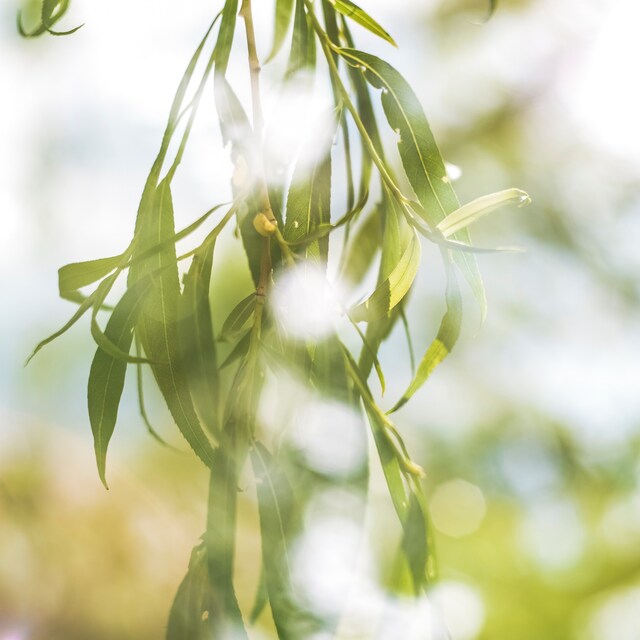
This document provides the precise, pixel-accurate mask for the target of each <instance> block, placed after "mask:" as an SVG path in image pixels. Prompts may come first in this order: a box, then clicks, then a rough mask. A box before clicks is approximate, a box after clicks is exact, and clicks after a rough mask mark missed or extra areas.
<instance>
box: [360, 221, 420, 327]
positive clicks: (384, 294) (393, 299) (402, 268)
mask: <svg viewBox="0 0 640 640" xmlns="http://www.w3.org/2000/svg"><path fill="white" fill-rule="evenodd" d="M420 251H421V249H420V239H419V238H418V234H417V233H416V232H415V231H414V232H413V234H412V235H411V238H410V240H409V243H408V244H407V246H406V247H405V250H404V252H403V253H402V256H401V257H400V260H399V261H398V264H397V265H396V266H395V267H394V269H393V271H392V272H391V273H390V274H389V276H388V277H387V278H386V279H385V280H383V281H382V282H381V283H380V284H379V285H378V287H376V290H375V291H374V292H373V293H372V294H371V295H370V296H369V297H368V298H367V299H366V300H365V301H364V302H362V303H360V304H359V305H357V306H356V307H354V308H353V309H352V310H351V312H350V314H349V315H350V316H351V318H352V319H353V320H355V321H356V322H362V321H367V322H370V321H371V320H375V319H377V318H381V317H383V316H384V315H385V314H387V313H389V311H391V310H392V309H393V308H394V307H395V306H396V305H397V304H399V303H400V302H401V301H402V299H403V298H404V296H405V295H406V294H407V292H408V291H409V289H410V288H411V285H412V284H413V281H414V279H415V277H416V274H417V273H418V268H419V267H420Z"/></svg>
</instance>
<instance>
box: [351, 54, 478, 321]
mask: <svg viewBox="0 0 640 640" xmlns="http://www.w3.org/2000/svg"><path fill="white" fill-rule="evenodd" d="M340 54H341V55H342V56H343V57H344V58H345V59H346V60H347V61H348V62H349V63H350V64H352V65H356V66H359V67H360V68H361V69H364V70H365V76H366V78H367V80H368V81H369V82H370V83H371V84H372V85H373V86H374V87H377V88H379V89H382V106H383V109H384V112H385V115H386V116H387V120H388V121H389V125H390V126H391V127H392V129H394V130H395V131H396V132H397V133H398V134H399V140H398V150H399V152H400V158H401V160H402V165H403V167H404V170H405V173H406V175H407V178H408V179H409V183H410V184H411V186H412V188H413V190H414V192H415V194H416V196H417V197H418V201H419V202H420V205H421V207H422V209H421V211H422V212H424V215H425V216H426V221H427V222H428V224H429V225H431V226H432V227H436V226H437V224H438V223H439V222H441V221H442V220H443V219H444V218H445V217H446V216H447V215H448V214H450V213H452V212H453V211H455V210H457V209H459V208H460V204H459V202H458V199H457V197H456V195H455V192H454V191H453V188H452V186H451V181H450V179H449V177H448V175H447V172H446V169H445V165H444V161H443V160H442V156H441V155H440V151H439V149H438V146H437V144H436V141H435V138H434V137H433V133H432V132H431V127H430V126H429V123H428V121H427V118H426V116H425V115H424V111H423V110H422V106H421V105H420V102H419V100H418V98H417V97H416V95H415V93H414V92H413V89H411V87H410V86H409V84H408V83H407V81H406V80H405V79H404V78H403V77H402V75H401V74H400V73H399V72H398V71H397V70H396V69H394V68H393V67H392V66H391V65H389V64H388V63H387V62H385V61H384V60H381V59H380V58H377V57H376V56H372V55H370V54H368V53H364V52H362V51H357V50H355V49H341V50H340ZM456 237H457V239H458V240H460V241H462V242H464V243H466V244H471V240H470V236H469V233H468V231H467V230H466V229H463V230H460V231H459V233H458V235H457V236H456ZM454 260H455V261H456V263H457V264H458V266H459V267H460V269H461V270H462V272H463V274H464V276H465V278H466V279H467V281H468V282H469V286H470V287H471V289H472V291H473V293H474V296H475V297H476V299H477V301H478V304H479V306H480V311H481V315H482V318H483V319H484V317H485V315H486V306H487V305H486V295H485V292H484V286H483V284H482V278H481V276H480V272H479V270H478V265H477V262H476V259H475V257H474V256H473V255H472V254H470V253H466V252H461V251H457V252H455V254H454Z"/></svg>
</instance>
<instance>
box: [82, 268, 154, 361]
mask: <svg viewBox="0 0 640 640" xmlns="http://www.w3.org/2000/svg"><path fill="white" fill-rule="evenodd" d="M118 275H119V274H118V272H116V273H114V274H113V275H112V276H111V277H110V278H107V279H106V280H104V281H102V282H101V283H100V285H99V286H98V289H97V292H96V293H97V297H96V301H95V303H94V305H93V313H92V314H91V336H92V337H93V339H94V340H95V343H96V344H97V345H98V346H99V347H100V348H101V349H102V350H103V351H104V352H105V353H107V354H108V355H110V356H111V357H112V358H115V359H116V360H121V361H122V362H129V363H138V364H148V363H149V362H150V361H149V360H148V359H147V358H142V357H140V356H132V355H130V354H129V350H128V349H127V350H126V351H125V350H123V349H121V348H120V346H119V345H118V344H117V343H115V342H114V341H113V340H111V338H110V337H109V335H107V333H106V332H103V331H102V329H101V328H100V325H99V324H98V318H97V315H98V311H100V309H101V308H102V303H103V302H104V299H105V298H106V296H107V294H108V292H109V290H110V289H111V287H112V286H113V282H114V281H115V278H116V277H117V276H118ZM153 275H154V274H151V275H150V276H147V277H146V278H143V279H142V280H140V281H138V282H137V283H136V284H135V285H134V286H133V287H132V289H134V290H135V292H136V294H135V295H137V296H138V298H139V299H142V298H143V297H144V295H145V294H146V293H147V291H148V289H149V287H150V286H151V279H152V277H153ZM114 311H115V310H114ZM129 347H131V344H130V343H129Z"/></svg>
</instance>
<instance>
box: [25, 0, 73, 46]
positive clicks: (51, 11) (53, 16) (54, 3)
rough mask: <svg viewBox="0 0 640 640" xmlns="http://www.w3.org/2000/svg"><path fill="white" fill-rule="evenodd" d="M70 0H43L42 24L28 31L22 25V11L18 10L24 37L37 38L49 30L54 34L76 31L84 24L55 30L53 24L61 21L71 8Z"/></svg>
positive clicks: (68, 33)
mask: <svg viewBox="0 0 640 640" xmlns="http://www.w3.org/2000/svg"><path fill="white" fill-rule="evenodd" d="M69 3H70V0H42V9H41V12H40V24H39V25H38V26H37V27H36V28H35V29H34V30H33V31H29V32H28V31H26V30H25V29H24V27H23V26H22V13H21V12H20V11H18V32H19V33H20V35H21V36H22V37H24V38H35V37H37V36H40V35H42V34H43V33H45V32H47V33H50V34H51V35H52V36H68V35H71V34H72V33H75V32H76V31H77V30H78V29H80V28H82V27H83V26H84V25H82V24H81V25H80V26H78V27H75V28H73V29H69V30H68V31H54V30H53V26H54V25H55V24H56V23H57V22H58V21H60V20H61V19H62V18H63V17H64V15H65V13H66V12H67V10H68V9H69Z"/></svg>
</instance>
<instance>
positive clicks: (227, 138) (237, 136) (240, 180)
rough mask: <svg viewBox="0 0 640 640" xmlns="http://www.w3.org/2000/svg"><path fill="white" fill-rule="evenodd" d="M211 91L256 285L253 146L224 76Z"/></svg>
mask: <svg viewBox="0 0 640 640" xmlns="http://www.w3.org/2000/svg"><path fill="white" fill-rule="evenodd" d="M214 91H215V100H216V108H217V110H218V118H219V120H220V130H221V132H222V139H223V142H224V144H228V143H230V144H231V160H232V162H233V164H234V166H235V174H234V182H233V191H234V196H235V197H236V198H239V197H242V203H241V204H240V205H239V206H238V212H237V218H238V226H239V227H240V235H241V237H242V244H243V246H244V250H245V253H246V255H247V260H248V262H249V269H250V271H251V277H252V278H253V282H254V284H255V285H256V286H257V285H258V282H259V280H260V265H261V260H262V246H263V242H262V240H263V238H262V236H260V235H259V234H258V232H257V231H256V230H255V228H254V226H253V219H254V217H255V215H256V214H257V213H258V212H259V211H260V205H259V203H258V199H257V197H256V195H255V194H249V195H248V191H249V189H250V188H251V187H252V181H253V176H255V175H256V168H255V167H254V163H255V159H256V155H257V154H256V153H255V150H254V146H253V141H254V138H253V130H252V128H251V124H250V123H249V118H248V117H247V114H246V113H245V110H244V107H243V106H242V103H241V102H240V100H239V99H238V97H237V96H236V94H235V92H234V91H233V88H232V87H231V85H230V84H229V83H228V82H227V80H226V79H225V78H222V77H220V76H216V78H215V81H214ZM275 257H276V256H274V258H275Z"/></svg>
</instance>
